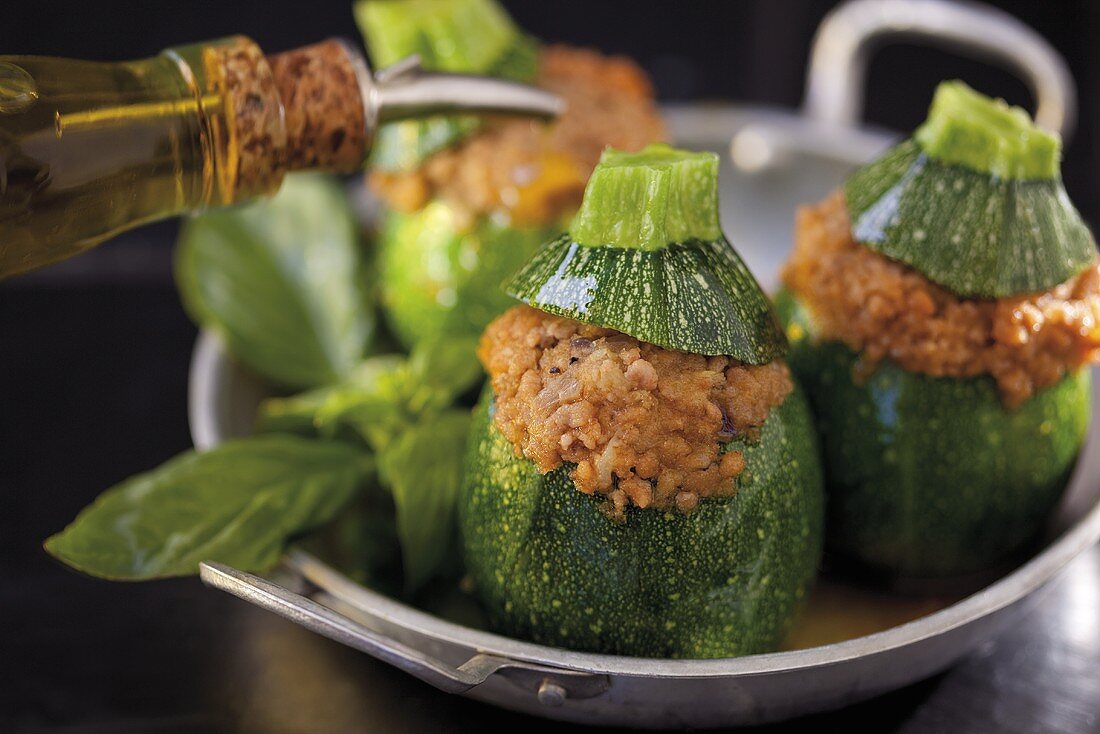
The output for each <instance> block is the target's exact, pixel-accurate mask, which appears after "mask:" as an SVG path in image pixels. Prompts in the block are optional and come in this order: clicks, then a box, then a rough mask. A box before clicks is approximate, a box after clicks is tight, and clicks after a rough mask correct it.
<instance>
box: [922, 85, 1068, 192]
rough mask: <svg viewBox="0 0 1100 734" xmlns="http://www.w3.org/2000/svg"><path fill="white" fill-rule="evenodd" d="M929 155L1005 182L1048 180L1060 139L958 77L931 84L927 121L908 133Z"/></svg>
mask: <svg viewBox="0 0 1100 734" xmlns="http://www.w3.org/2000/svg"><path fill="white" fill-rule="evenodd" d="M913 137H914V138H915V139H916V141H917V143H918V144H919V145H920V147H921V149H922V150H923V151H924V152H925V153H926V154H927V155H928V156H930V157H932V158H936V159H938V160H941V161H943V162H945V163H954V164H957V165H961V166H965V167H966V168H969V169H972V170H974V171H977V172H979V173H987V174H990V175H992V176H995V177H997V178H1000V179H1005V180H1051V179H1055V178H1058V177H1059V176H1060V171H1061V165H1060V162H1061V154H1062V141H1061V138H1059V136H1058V135H1057V134H1055V133H1051V132H1047V131H1045V130H1042V129H1040V128H1039V127H1037V126H1036V125H1035V124H1034V123H1033V122H1032V121H1031V117H1030V116H1029V115H1028V114H1027V112H1025V111H1024V110H1022V109H1021V108H1019V107H1012V106H1009V104H1008V103H1007V102H1005V101H1004V100H1003V99H993V98H991V97H987V96H985V95H984V94H980V93H979V92H975V91H974V90H973V89H971V88H970V87H968V86H967V85H966V84H964V83H963V82H961V81H950V82H943V83H941V84H940V85H939V87H937V88H936V94H935V96H934V97H933V99H932V107H931V108H930V109H929V111H928V120H927V121H926V122H925V123H924V124H923V125H921V126H920V127H919V128H918V129H917V131H916V133H915V135H914V136H913Z"/></svg>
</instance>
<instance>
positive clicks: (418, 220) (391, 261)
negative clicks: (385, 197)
mask: <svg viewBox="0 0 1100 734" xmlns="http://www.w3.org/2000/svg"><path fill="white" fill-rule="evenodd" d="M452 222H453V218H452V212H451V210H450V208H449V206H448V205H447V204H445V203H443V202H439V201H435V202H430V203H429V204H428V205H427V206H425V207H424V208H423V209H421V210H420V211H418V212H416V213H414V214H400V213H397V212H388V213H387V214H386V217H385V220H384V222H383V226H382V231H381V232H380V233H379V237H378V240H377V258H378V261H377V262H378V268H379V275H380V282H381V289H382V293H381V297H382V307H383V310H384V312H385V316H386V320H387V323H388V324H389V326H390V328H391V330H392V331H393V332H394V334H395V335H396V336H397V338H398V339H399V340H400V341H401V342H402V343H403V344H404V345H405V346H406V347H411V346H412V345H413V344H415V343H416V342H418V341H420V340H421V339H424V338H426V337H430V336H434V335H436V334H439V333H441V332H443V331H449V332H451V333H458V334H471V335H479V334H480V333H481V331H482V330H483V329H484V328H485V327H486V326H488V324H489V322H490V321H492V320H493V319H494V318H495V317H496V316H498V315H500V314H501V313H503V312H504V311H506V310H507V309H509V308H510V307H512V306H514V305H515V301H513V300H512V299H511V298H509V297H508V296H507V295H506V294H504V293H503V292H502V291H501V289H500V284H501V282H502V281H503V280H504V279H505V278H507V277H508V276H509V275H511V274H512V273H513V272H514V271H515V270H517V269H518V268H519V267H520V266H522V265H523V263H524V262H526V261H527V259H528V258H529V257H531V255H532V254H534V252H535V251H536V250H537V249H538V247H539V245H541V244H542V243H543V242H545V241H546V240H547V239H549V238H550V237H553V236H554V235H555V234H556V233H557V227H550V228H533V229H518V228H512V227H506V226H501V225H499V224H496V223H494V222H492V221H490V220H489V219H485V218H482V219H479V220H478V222H477V223H476V224H475V225H474V227H473V229H472V230H471V231H469V232H464V233H460V232H457V231H456V230H455V228H454V226H453V224H452Z"/></svg>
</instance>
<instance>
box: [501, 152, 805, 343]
mask: <svg viewBox="0 0 1100 734" xmlns="http://www.w3.org/2000/svg"><path fill="white" fill-rule="evenodd" d="M605 155H606V154H605ZM601 165H602V164H601ZM715 206H716V207H717V204H716V205H715ZM504 289H505V291H507V292H508V293H509V294H510V295H511V296H512V297H513V298H515V299H517V300H519V301H522V302H524V303H526V304H528V305H530V306H533V307H535V308H537V309H539V310H541V311H546V312H547V313H552V314H557V315H558V316H564V317H566V318H570V319H576V320H577V321H583V322H584V323H586V324H593V325H595V326H603V327H607V328H610V329H615V330H616V331H621V332H623V333H624V334H630V335H631V336H633V337H634V338H635V339H640V340H642V341H644V342H649V343H650V344H656V345H657V346H660V347H664V348H665V349H676V350H679V351H681V352H692V353H695V354H711V355H715V354H724V355H729V356H731V357H733V358H734V359H736V360H738V361H741V362H745V363H747V364H767V363H768V362H771V361H772V360H775V359H778V358H780V357H782V356H783V354H784V353H785V352H786V349H787V343H786V340H785V339H784V337H783V330H782V329H781V328H780V326H779V322H778V321H776V318H775V313H774V312H773V311H772V306H771V302H770V301H769V300H768V297H767V296H766V295H765V294H764V291H763V290H761V289H760V286H759V284H758V283H757V282H756V279H755V278H754V277H753V276H752V273H750V272H749V269H748V267H746V266H745V263H744V261H743V260H742V259H741V256H740V255H738V254H737V251H736V250H734V249H733V246H732V245H730V243H729V242H727V241H726V239H725V237H724V236H722V235H721V234H719V236H718V238H717V239H715V240H709V241H707V240H689V241H687V242H682V243H674V244H670V245H667V246H666V247H662V248H660V249H657V250H644V249H635V248H628V247H612V246H606V247H602V246H596V247H590V246H587V245H581V244H578V243H576V242H575V241H574V240H573V238H572V235H569V234H563V235H561V236H560V237H558V238H557V239H555V240H553V241H552V242H548V243H547V244H546V245H545V246H544V247H543V248H542V249H541V250H539V251H538V253H537V254H536V255H535V256H534V257H532V258H531V259H530V261H529V262H527V264H526V265H524V266H523V268H522V269H521V270H519V271H518V272H516V273H515V275H513V276H512V277H511V278H510V279H509V280H508V282H507V283H506V284H505V286H504Z"/></svg>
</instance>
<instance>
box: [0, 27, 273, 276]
mask: <svg viewBox="0 0 1100 734" xmlns="http://www.w3.org/2000/svg"><path fill="white" fill-rule="evenodd" d="M248 44H249V42H247V41H246V40H244V39H230V40H227V41H220V42H215V43H212V44H204V45H199V46H190V47H185V48H180V49H170V50H168V51H165V52H164V53H162V54H160V55H159V56H156V57H153V58H150V59H144V60H141V61H132V62H123V63H96V62H89V61H77V60H70V59H58V58H45V57H19V56H0V277H2V276H8V275H14V274H16V273H20V272H23V271H26V270H31V269H34V268H37V267H41V266H43V265H46V264H49V263H51V262H54V261H57V260H60V259H63V258H66V257H69V256H71V255H74V254H76V253H78V252H80V251H82V250H85V249H87V248H89V247H92V246H93V245H96V244H98V243H99V242H101V241H102V240H104V239H107V238H109V237H111V236H113V235H115V234H117V233H118V232H120V231H122V230H124V229H127V228H129V227H133V226H136V225H138V224H142V223H144V222H148V221H152V220H155V219H160V218H163V217H168V216H172V215H175V214H180V213H183V212H185V211H191V210H195V209H201V208H204V207H206V206H220V205H226V204H231V203H234V202H236V201H240V200H243V199H245V198H248V197H251V196H255V195H258V194H264V193H268V192H273V191H274V190H276V189H277V188H278V185H279V182H280V180H281V177H280V176H274V175H271V176H268V177H266V180H262V181H260V182H258V183H257V184H255V185H253V186H250V187H244V188H242V187H239V186H235V185H234V179H235V178H236V176H235V172H234V171H233V167H234V163H235V161H236V160H237V159H238V158H239V146H240V145H241V144H242V140H241V136H240V135H239V134H238V132H239V130H238V127H239V126H238V125H236V124H234V119H233V118H234V115H235V114H236V112H235V110H234V109H233V105H232V102H233V100H234V95H233V94H232V93H230V92H229V91H228V90H227V89H226V84H225V81H226V78H225V74H226V68H225V63H224V61H221V62H219V61H218V60H219V59H221V60H224V59H226V58H227V56H228V54H227V53H226V52H227V51H229V50H231V49H237V50H238V51H239V50H240V49H241V48H247V46H248ZM257 73H264V72H263V71H262V70H261V71H259V72H257ZM266 74H267V75H270V70H269V69H268V70H267V71H266ZM270 92H271V94H270V95H269V96H268V98H267V99H264V98H263V97H258V98H257V99H255V100H254V104H257V105H266V106H267V107H269V108H270V109H271V110H275V111H274V112H270V114H274V115H278V114H279V113H278V112H277V108H278V105H279V100H278V98H277V96H276V95H275V91H274V85H273V84H271V85H270ZM284 137H285V134H284Z"/></svg>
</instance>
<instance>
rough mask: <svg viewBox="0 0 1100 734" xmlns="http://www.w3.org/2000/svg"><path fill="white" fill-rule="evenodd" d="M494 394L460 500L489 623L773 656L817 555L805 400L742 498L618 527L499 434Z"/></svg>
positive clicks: (566, 640)
mask: <svg viewBox="0 0 1100 734" xmlns="http://www.w3.org/2000/svg"><path fill="white" fill-rule="evenodd" d="M490 393H491V391H490V390H488V389H487V390H486V393H485V394H484V395H483V396H482V400H481V403H480V404H479V406H478V408H477V412H476V415H475V418H474V425H473V427H472V429H471V437H470V446H469V455H468V463H467V470H466V481H465V486H464V490H463V494H462V496H461V497H460V500H459V517H460V526H461V530H462V536H463V545H464V551H465V558H466V567H467V570H468V572H469V573H470V575H471V577H472V578H473V580H474V583H475V586H476V588H477V593H478V595H479V597H480V599H481V601H482V603H483V604H484V606H485V608H486V610H487V613H488V616H489V619H490V621H491V624H492V626H493V627H494V628H495V629H496V630H498V631H500V632H502V633H504V634H508V635H514V636H518V637H522V638H525V639H529V640H532V641H535V642H539V643H543V644H548V645H555V646H559V647H566V648H570V649H574V650H586V651H591V652H601V653H611V654H620V655H633V656H646V657H661V658H714V657H726V656H733V655H746V654H751V653H757V652H764V651H767V650H774V649H775V648H776V647H778V646H779V644H780V643H781V642H782V640H783V639H784V637H785V635H786V633H787V631H788V629H789V627H790V625H791V622H792V620H793V618H794V617H795V615H796V613H797V611H798V609H799V607H800V606H801V604H802V601H803V599H804V598H805V596H806V593H807V591H808V587H809V586H810V584H811V583H812V582H813V579H814V576H815V573H816V571H817V567H818V562H819V559H820V554H821V544H822V522H823V494H822V480H821V473H820V465H819V459H818V454H817V442H816V439H815V436H814V434H813V430H812V424H811V423H812V422H811V417H810V413H809V410H808V407H807V405H806V402H805V399H804V398H803V397H802V395H801V394H800V393H799V392H798V391H797V389H796V391H795V392H794V393H792V394H791V395H790V396H788V398H787V400H786V401H785V402H784V403H783V404H782V405H781V406H780V407H778V408H776V409H775V410H774V411H773V412H772V415H771V416H770V417H769V418H768V421H767V423H766V424H765V425H764V428H763V430H762V435H761V439H760V441H759V443H758V444H756V445H752V446H746V445H743V444H740V443H738V442H733V443H731V444H730V446H731V447H732V448H737V449H738V450H741V451H743V452H744V455H745V459H746V462H747V468H746V473H745V474H742V478H741V483H740V487H739V491H738V493H737V494H736V495H735V496H733V497H731V498H728V499H721V500H703V501H701V502H700V503H699V506H698V507H697V508H696V510H695V511H694V512H693V513H691V514H689V515H682V514H679V513H665V512H662V511H658V510H641V509H638V508H631V509H629V510H628V513H627V520H626V522H625V523H623V524H615V523H613V522H612V521H611V520H609V519H608V518H607V517H606V516H605V515H604V514H603V513H602V512H601V510H600V503H601V500H600V499H599V498H597V497H592V496H589V495H585V494H582V493H581V492H579V491H578V490H577V489H576V488H575V486H574V485H573V482H572V480H571V479H570V478H569V476H568V471H567V469H566V468H564V467H563V468H560V469H557V470H555V471H553V472H550V473H549V474H546V475H540V474H539V473H538V471H537V470H536V468H535V466H534V464H532V463H531V462H530V461H528V460H527V459H525V458H522V457H517V456H516V454H515V452H514V451H513V449H512V445H511V444H510V443H509V442H508V441H507V440H506V439H505V438H504V437H503V435H501V433H500V431H499V430H497V428H496V426H495V425H493V423H492V421H491V418H490V414H491V412H492V398H491V394H490Z"/></svg>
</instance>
